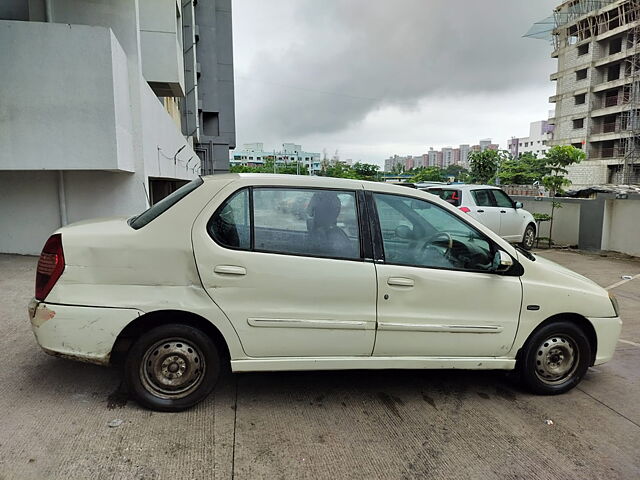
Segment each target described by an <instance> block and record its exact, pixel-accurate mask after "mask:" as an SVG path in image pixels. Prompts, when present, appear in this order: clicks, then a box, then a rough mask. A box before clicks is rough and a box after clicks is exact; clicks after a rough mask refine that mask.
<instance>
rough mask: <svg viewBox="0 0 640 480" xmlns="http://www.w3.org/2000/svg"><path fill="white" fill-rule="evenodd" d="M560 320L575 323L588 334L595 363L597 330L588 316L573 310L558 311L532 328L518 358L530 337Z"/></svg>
mask: <svg viewBox="0 0 640 480" xmlns="http://www.w3.org/2000/svg"><path fill="white" fill-rule="evenodd" d="M559 321H568V322H571V323H573V324H575V325H576V326H577V327H579V328H580V329H581V330H582V331H583V332H584V333H585V335H586V336H587V339H588V340H589V347H590V348H591V358H590V359H589V365H593V364H594V363H595V361H596V353H597V352H598V336H597V335H596V330H595V328H594V327H593V325H592V323H591V322H590V321H589V319H588V318H586V317H585V316H583V315H580V314H579V313H571V312H566V313H557V314H555V315H552V316H550V317H549V318H547V319H546V320H544V321H543V322H541V323H539V324H538V325H537V326H536V328H534V329H533V330H531V332H530V333H529V335H527V339H526V340H525V341H524V343H523V344H522V346H521V347H520V348H519V349H518V353H517V354H516V360H520V357H521V355H522V351H523V350H524V348H525V347H526V345H527V344H528V343H529V339H530V338H531V337H532V336H533V335H534V334H535V333H536V332H537V331H538V330H540V329H541V328H543V327H546V326H547V325H549V324H551V323H554V322H559Z"/></svg>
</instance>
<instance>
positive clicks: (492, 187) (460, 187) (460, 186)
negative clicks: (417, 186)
mask: <svg viewBox="0 0 640 480" xmlns="http://www.w3.org/2000/svg"><path fill="white" fill-rule="evenodd" d="M435 189H446V190H454V189H456V190H489V189H490V190H500V187H498V186H496V185H466V184H464V185H463V184H455V183H452V184H450V185H429V186H427V187H423V190H435Z"/></svg>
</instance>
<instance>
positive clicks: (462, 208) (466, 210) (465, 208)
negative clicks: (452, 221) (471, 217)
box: [460, 207, 471, 213]
mask: <svg viewBox="0 0 640 480" xmlns="http://www.w3.org/2000/svg"><path fill="white" fill-rule="evenodd" d="M460 210H462V211H463V212H464V213H469V212H470V211H471V209H469V208H467V207H460Z"/></svg>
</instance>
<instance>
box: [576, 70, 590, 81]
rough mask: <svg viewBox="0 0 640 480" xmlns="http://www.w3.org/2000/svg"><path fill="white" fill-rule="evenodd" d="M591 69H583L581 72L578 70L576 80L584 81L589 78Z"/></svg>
mask: <svg viewBox="0 0 640 480" xmlns="http://www.w3.org/2000/svg"><path fill="white" fill-rule="evenodd" d="M588 70H589V69H587V68H583V69H581V70H576V80H584V79H585V78H587V72H588Z"/></svg>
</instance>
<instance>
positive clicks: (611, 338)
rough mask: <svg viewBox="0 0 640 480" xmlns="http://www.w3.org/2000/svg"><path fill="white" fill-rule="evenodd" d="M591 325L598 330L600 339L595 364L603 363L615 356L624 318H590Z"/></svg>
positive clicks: (597, 335) (597, 334)
mask: <svg viewBox="0 0 640 480" xmlns="http://www.w3.org/2000/svg"><path fill="white" fill-rule="evenodd" d="M589 321H590V322H591V325H593V328H594V329H595V331H596V338H597V339H598V349H597V351H596V360H595V362H594V365H601V364H603V363H606V362H608V361H609V360H611V358H612V357H613V352H615V350H616V345H617V344H618V338H619V337H620V330H622V320H621V319H620V317H609V318H589Z"/></svg>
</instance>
